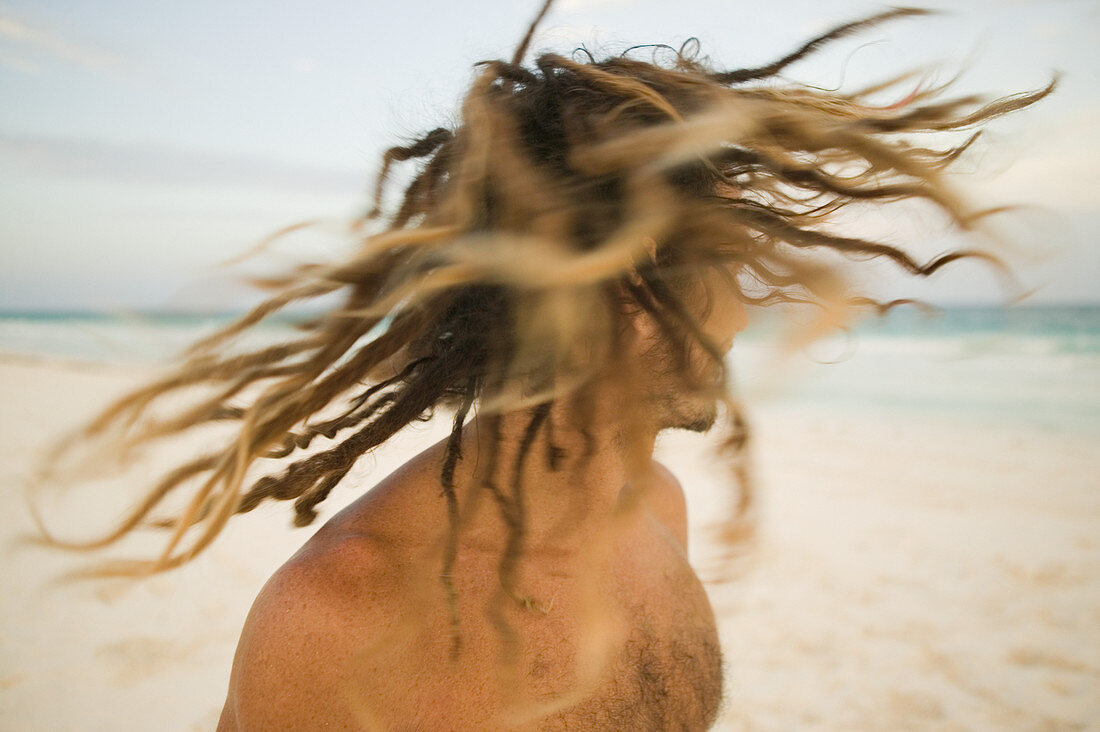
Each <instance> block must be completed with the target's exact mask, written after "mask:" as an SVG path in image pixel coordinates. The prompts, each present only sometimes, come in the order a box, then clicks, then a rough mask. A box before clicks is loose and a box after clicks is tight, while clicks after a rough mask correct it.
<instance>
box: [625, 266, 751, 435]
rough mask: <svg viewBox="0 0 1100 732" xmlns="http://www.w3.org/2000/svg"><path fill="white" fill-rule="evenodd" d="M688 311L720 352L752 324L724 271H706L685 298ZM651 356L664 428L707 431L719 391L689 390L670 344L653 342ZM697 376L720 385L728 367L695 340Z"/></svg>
mask: <svg viewBox="0 0 1100 732" xmlns="http://www.w3.org/2000/svg"><path fill="white" fill-rule="evenodd" d="M685 303H686V305H687V306H688V308H689V310H690V311H691V312H692V313H693V314H694V315H695V316H696V317H697V318H699V320H700V324H701V327H702V330H703V333H704V334H706V336H707V337H708V338H709V339H710V341H711V343H713V344H714V345H715V346H716V347H717V348H718V350H719V352H720V353H722V354H726V353H728V352H729V350H730V347H731V346H732V345H733V338H734V336H735V335H736V334H737V333H738V332H739V331H741V330H743V329H744V327H745V325H746V323H747V317H746V314H745V307H744V305H743V304H742V303H741V301H740V300H738V299H737V298H736V297H735V296H734V294H733V291H732V289H731V286H730V281H729V280H728V279H727V278H726V277H725V276H724V275H723V273H721V272H718V271H715V270H712V269H707V270H706V271H705V274H704V275H703V276H702V277H700V279H699V281H698V282H697V283H696V284H695V285H694V287H693V291H691V292H689V293H688V294H687V296H686V298H685ZM644 358H646V360H650V362H651V363H650V364H649V366H650V371H651V373H652V374H653V375H654V378H653V381H652V382H651V392H650V393H651V396H652V399H653V403H654V408H655V409H656V410H657V411H658V415H657V416H658V419H659V423H660V425H661V427H662V428H665V429H685V430H690V431H692V432H706V431H708V430H709V429H710V428H711V427H713V426H714V423H715V421H716V420H717V418H718V403H717V399H716V397H715V394H706V393H702V394H700V393H690V392H688V391H687V390H685V388H684V384H683V380H682V379H681V377H680V376H679V375H678V374H677V373H676V362H675V360H674V359H673V358H672V356H671V354H669V353H668V348H667V347H663V346H662V345H661V344H659V343H651V344H650V347H649V348H647V349H646V355H645V356H644ZM691 368H692V371H693V373H692V376H693V377H694V378H695V379H696V380H697V381H698V382H699V383H701V384H703V385H707V386H710V385H714V386H715V387H716V388H719V387H721V383H720V381H721V379H722V375H723V371H722V368H721V365H720V364H717V363H715V362H714V361H713V359H711V358H710V357H709V356H708V355H707V354H706V353H705V352H704V350H703V348H702V347H700V346H699V345H698V344H696V343H692V344H691Z"/></svg>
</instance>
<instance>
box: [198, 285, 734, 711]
mask: <svg viewBox="0 0 1100 732" xmlns="http://www.w3.org/2000/svg"><path fill="white" fill-rule="evenodd" d="M742 312H743V311H742V310H741V308H740V306H739V305H737V306H734V307H723V308H714V309H712V311H711V313H710V316H709V317H708V318H707V319H706V321H705V327H706V330H707V332H708V334H709V335H710V336H711V337H712V338H713V339H714V341H715V342H716V343H720V344H722V349H723V351H725V350H726V349H728V347H729V344H730V343H731V341H732V338H733V334H734V333H735V332H736V331H737V330H739V329H740V328H741V327H742V326H743V324H744V323H743V318H742ZM635 322H636V323H637V326H636V329H635V330H634V331H633V333H632V339H631V341H632V342H631V345H630V346H628V347H629V348H630V349H631V351H632V353H633V354H634V356H635V357H636V358H639V359H643V360H645V359H655V358H657V356H655V352H658V351H659V349H655V348H654V347H653V345H654V344H653V340H654V339H655V338H656V336H655V334H654V331H655V329H654V327H653V325H652V323H650V322H647V318H646V317H645V316H641V315H639V316H637V318H636V321H635ZM661 367H662V364H661V362H660V361H655V362H652V363H647V364H646V369H645V370H646V371H647V372H649V373H653V374H659V373H660V372H661V370H662V368H661ZM608 376H609V377H611V376H612V375H608ZM652 388H653V397H654V398H653V399H652V400H650V403H651V405H652V408H651V414H652V416H653V420H652V422H651V423H650V424H649V425H648V426H647V429H648V434H647V435H646V442H645V446H644V448H643V449H644V451H645V453H646V454H647V459H651V454H652V449H653V440H654V438H655V437H656V434H657V432H658V431H659V430H661V429H664V428H674V427H681V428H688V429H693V430H704V429H706V428H708V427H709V426H710V425H711V424H712V423H713V422H714V419H715V408H714V403H713V401H711V402H710V403H708V402H707V401H706V400H701V399H694V400H693V399H691V398H688V397H686V396H683V397H681V398H679V399H674V400H670V399H668V398H667V397H669V396H676V395H677V394H678V385H677V383H676V382H675V381H672V380H668V381H666V382H665V383H662V381H661V380H660V379H659V378H655V379H654V381H653V383H652ZM597 398H598V397H597ZM615 411H616V405H615V404H614V403H612V402H610V401H609V400H607V401H605V400H601V403H600V409H599V416H597V417H596V418H595V419H594V420H593V423H594V424H595V425H600V426H599V427H597V428H594V429H593V433H594V434H592V437H593V438H594V440H595V445H596V447H595V452H594V453H593V454H591V455H590V456H588V457H587V458H586V459H584V460H581V459H580V458H579V457H575V458H574V459H573V460H569V459H568V458H567V459H566V460H565V462H564V464H563V465H561V466H560V467H559V469H558V470H554V471H552V470H550V469H549V468H548V467H547V466H546V465H545V464H543V463H542V462H541V461H538V460H532V461H529V462H528V463H527V464H526V466H525V469H524V472H523V475H522V481H523V482H524V484H525V485H526V486H528V488H527V491H526V496H527V521H526V543H525V546H526V548H525V551H524V555H523V560H522V568H521V577H520V581H519V586H520V587H521V588H522V591H523V592H524V593H525V595H527V596H529V597H531V598H533V599H534V600H535V602H536V603H537V607H534V608H530V607H523V606H522V605H518V604H512V603H509V604H508V605H507V606H506V607H505V608H504V611H505V614H506V621H507V622H508V623H510V624H511V625H512V626H513V627H514V628H515V631H516V637H517V639H518V640H517V641H516V644H517V649H516V650H517V651H518V653H517V654H516V657H515V658H514V659H511V658H510V657H509V648H508V647H507V646H506V643H507V642H509V638H508V636H506V635H505V634H502V633H501V630H500V628H499V627H497V626H496V625H495V624H494V622H493V617H494V610H495V608H494V604H495V603H497V602H499V600H500V598H499V597H498V591H499V588H500V579H499V576H498V565H499V562H500V557H501V556H502V554H503V553H504V552H505V550H506V547H507V545H508V541H509V531H508V527H507V526H506V525H505V523H504V522H503V521H502V519H501V515H500V512H499V511H497V508H496V506H495V505H494V504H493V503H492V502H491V501H480V502H479V501H478V500H477V499H478V495H477V493H476V490H477V489H476V488H474V486H476V485H477V483H476V481H475V480H474V477H475V476H474V470H475V467H474V463H475V461H474V460H470V461H467V460H463V461H462V462H461V463H460V467H459V469H458V471H457V472H456V476H455V485H456V486H466V489H465V490H464V491H460V493H459V502H460V504H461V505H463V506H464V507H465V506H469V505H475V504H476V507H474V508H472V509H471V510H469V511H465V510H464V513H465V514H466V515H467V516H468V518H467V519H466V521H465V526H464V528H463V530H462V533H461V535H460V538H459V547H458V561H457V562H456V564H455V565H454V568H453V575H454V583H455V588H456V591H457V598H458V603H457V604H458V608H457V609H458V615H459V617H460V618H461V623H460V629H461V638H462V650H461V652H460V653H459V654H458V656H457V658H456V659H454V661H453V662H452V659H451V655H450V654H451V649H452V645H451V644H452V635H451V625H450V622H449V610H448V607H447V603H446V600H445V597H444V595H443V594H442V593H441V592H439V586H438V581H437V578H436V577H435V576H434V574H433V572H435V573H437V572H438V567H439V565H440V556H439V551H440V550H439V548H440V547H441V546H443V545H444V544H445V539H446V537H447V534H448V531H449V526H448V523H447V520H446V515H445V513H444V512H443V511H442V510H441V506H440V500H439V495H440V483H439V475H440V468H441V465H442V463H443V460H444V449H443V448H444V445H443V443H441V444H439V445H436V446H435V447H432V448H430V449H428V450H427V451H425V452H424V453H422V454H420V455H419V456H417V457H416V458H415V459H413V460H412V461H411V462H409V463H408V464H407V465H405V466H404V467H403V468H401V469H400V470H398V471H397V472H396V473H394V474H393V475H391V476H390V477H388V478H387V479H386V480H384V481H383V482H382V483H381V484H379V485H378V486H377V487H375V488H374V489H372V490H371V491H370V492H369V493H367V494H366V495H364V496H363V497H362V498H360V499H358V500H357V501H355V502H354V503H353V504H351V505H350V506H348V507H347V508H346V509H344V510H343V511H342V512H341V513H340V514H338V515H337V516H336V517H335V518H333V519H332V520H330V521H329V522H328V523H327V524H325V526H324V527H323V528H322V529H321V530H320V531H318V532H317V534H316V535H315V536H314V537H313V538H312V539H311V540H310V541H309V542H308V543H307V544H306V545H305V546H304V547H303V548H302V550H301V551H299V552H298V554H296V555H295V556H294V558H292V559H291V560H290V561H289V562H288V563H287V564H286V565H285V566H284V567H283V568H282V569H280V570H279V572H278V573H276V575H275V576H274V577H273V578H272V579H271V580H270V581H269V582H268V584H267V586H266V587H265V588H264V589H263V591H262V592H261V593H260V596H259V598H258V599H257V601H256V604H255V605H254V606H253V609H252V612H251V614H250V615H249V618H248V621H247V623H246V625H245V628H244V632H243V633H242V635H241V641H240V646H239V647H238V650H237V656H236V660H235V662H234V665H233V673H232V678H231V681H230V688H229V698H228V701H227V702H226V706H225V710H224V712H223V714H222V720H221V724H220V725H219V729H220V730H238V729H239V730H269V729H280V730H283V729H285V730H291V729H294V730H312V729H358V728H361V727H365V728H367V729H395V730H396V729H420V730H450V729H469V730H498V729H499V730H503V729H509V730H512V729H539V730H558V729H561V730H565V729H607V730H675V729H690V730H701V729H707V728H709V726H710V724H711V723H712V722H713V720H714V718H715V715H716V714H717V711H718V705H719V701H720V699H721V696H722V677H721V658H720V652H719V646H718V639H717V635H716V631H715V625H714V617H713V614H712V612H711V608H710V605H709V603H708V601H707V596H706V594H705V592H704V591H703V587H702V585H701V584H700V582H699V580H698V579H697V577H696V575H695V573H694V572H693V571H692V568H691V566H690V565H689V564H688V561H687V557H686V553H687V524H686V513H685V503H684V494H683V491H682V489H681V487H680V485H679V483H678V482H677V481H676V479H675V478H674V477H673V476H672V474H671V473H669V472H668V471H667V470H665V469H664V468H662V467H661V466H660V465H659V464H657V463H653V468H654V470H655V475H656V480H654V481H653V482H652V484H651V485H650V486H649V487H648V488H647V489H646V491H645V493H644V495H643V496H642V500H641V501H640V502H639V505H638V506H637V508H636V509H635V510H629V511H627V510H624V508H623V506H624V504H626V503H629V502H630V501H631V499H632V497H631V496H630V495H628V494H629V492H630V491H631V481H630V479H629V476H628V471H627V469H626V463H627V460H628V458H627V456H626V455H625V454H624V451H623V447H622V440H621V436H620V435H616V434H615V431H616V429H617V423H618V419H617V417H616V415H615ZM553 418H554V419H555V424H556V429H555V432H554V440H555V441H556V443H557V444H558V445H559V446H561V447H562V448H563V450H564V451H565V453H566V455H572V456H580V455H581V454H582V453H583V444H584V439H583V438H582V435H581V434H580V432H579V431H577V430H576V428H574V427H572V426H571V425H572V424H573V423H574V422H575V419H571V417H570V415H569V414H568V412H567V410H566V409H565V408H562V409H561V410H560V413H557V414H554V415H553ZM481 421H482V419H481V418H479V419H478V420H475V421H474V422H473V429H469V430H467V431H466V433H465V434H466V438H465V440H466V442H468V443H469V444H468V445H466V446H464V448H463V455H478V454H484V451H485V448H484V447H481V448H480V450H479V447H478V445H477V444H476V443H477V435H478V434H479V433H480V434H484V433H485V432H486V429H485V426H484V425H482V424H479V422H481ZM529 422H530V415H529V414H527V413H523V412H519V413H513V414H506V415H504V416H503V418H502V423H501V425H500V431H501V435H502V440H501V444H500V446H499V458H500V460H499V461H498V464H499V465H500V466H501V467H500V468H499V470H498V471H497V472H496V474H495V475H494V476H492V478H494V479H495V482H496V483H497V484H499V485H510V484H512V482H513V480H514V478H515V476H514V474H513V470H512V468H511V467H505V466H512V465H514V464H515V460H514V458H515V456H516V454H517V453H518V452H519V450H520V444H521V442H522V440H523V433H524V425H526V424H527V423H529ZM546 440H547V437H546V435H545V433H542V434H540V436H539V437H538V438H536V440H535V442H534V443H533V445H532V447H531V452H532V454H535V455H542V454H545V451H546V449H547V447H548V446H547V445H546V444H545V443H546ZM513 663H514V668H511V667H510V664H513Z"/></svg>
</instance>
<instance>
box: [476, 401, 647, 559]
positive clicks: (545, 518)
mask: <svg viewBox="0 0 1100 732" xmlns="http://www.w3.org/2000/svg"><path fill="white" fill-rule="evenodd" d="M611 407H612V400H609V399H595V400H593V401H592V402H590V403H589V404H588V405H586V409H585V410H583V411H584V412H585V414H584V416H582V415H581V414H580V411H581V410H578V409H576V408H575V407H574V406H572V405H571V404H569V403H567V402H565V401H559V402H555V403H554V404H553V406H552V407H551V408H550V410H549V413H548V414H547V415H546V416H545V417H544V418H543V420H542V423H541V427H540V428H539V429H538V430H537V432H536V433H535V434H534V436H533V438H532V437H530V436H529V435H528V432H529V429H530V426H531V425H532V420H536V419H538V417H537V416H536V414H537V410H536V409H525V410H520V411H515V412H510V413H506V414H502V415H499V416H495V417H494V416H489V415H479V416H478V417H476V418H475V419H474V420H472V421H471V422H470V423H469V424H467V425H466V428H465V429H464V430H463V433H464V434H463V440H462V456H463V457H462V460H461V461H460V463H459V466H458V468H457V470H456V473H455V486H456V490H457V492H458V495H459V503H460V505H461V506H462V507H463V510H462V513H463V514H464V521H463V523H464V527H463V532H462V533H463V536H464V537H466V538H469V539H472V540H477V538H478V537H480V536H482V535H483V534H489V535H496V534H498V533H499V531H498V529H499V521H500V520H501V518H500V516H501V515H502V511H505V510H508V509H507V508H502V506H501V505H500V504H501V502H504V503H506V504H510V505H511V506H513V507H515V506H516V505H517V504H516V502H517V501H518V502H519V505H520V510H522V512H523V516H524V522H525V531H524V533H525V536H526V544H527V545H528V547H539V546H542V545H547V544H557V543H559V542H560V541H564V540H568V539H571V538H573V537H575V535H576V534H578V533H586V532H588V531H592V530H595V531H601V530H604V529H605V528H606V527H607V525H608V523H610V522H611V521H613V520H614V519H615V517H616V516H617V515H619V514H620V513H622V511H621V509H622V508H623V502H624V498H625V497H629V496H630V495H631V488H632V487H636V485H637V484H638V482H639V481H640V480H641V481H644V479H645V477H646V473H648V471H649V469H650V465H651V462H652V456H653V446H654V442H655V440H656V435H657V429H656V428H653V427H650V426H649V425H645V424H644V423H643V424H637V423H636V424H635V425H634V426H633V430H634V432H633V433H632V434H631V435H630V436H629V437H628V436H627V435H626V434H625V431H626V430H627V429H630V428H631V427H629V422H627V421H625V420H624V410H623V409H618V410H613V409H612V408H611ZM639 422H640V420H639ZM494 443H495V444H494ZM487 483H488V485H486V484H487ZM494 525H495V526H494Z"/></svg>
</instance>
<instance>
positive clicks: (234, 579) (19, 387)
mask: <svg viewBox="0 0 1100 732" xmlns="http://www.w3.org/2000/svg"><path fill="white" fill-rule="evenodd" d="M144 373H145V371H144V370H143V369H142V368H141V367H137V366H134V367H116V366H97V365H80V364H76V363H71V362H70V363H66V362H61V361H50V360H41V359H30V358H7V359H5V360H4V361H3V362H0V403H2V404H3V412H2V419H0V471H2V472H0V496H2V498H3V502H4V505H5V506H6V507H7V510H5V511H4V512H3V513H2V514H0V539H2V540H3V542H4V543H3V546H4V549H3V551H4V556H3V560H2V562H0V568H2V569H0V571H2V573H3V574H2V582H3V592H2V593H0V624H2V625H0V627H2V628H3V631H2V635H0V643H2V648H0V664H2V667H0V727H2V728H3V729H10V730H23V731H26V732H34V731H46V730H50V731H54V730H85V731H89V732H90V731H93V730H112V731H117V730H164V731H165V732H172V731H175V730H212V729H213V728H214V726H215V725H216V721H217V718H218V715H219V711H220V705H221V703H222V700H223V698H224V693H225V689H226V683H227V679H228V673H229V667H230V662H231V659H232V654H233V649H234V647H235V644H236V640H237V634H238V632H239V630H240V627H241V624H242V622H243V620H244V617H245V613H246V612H247V610H248V607H249V605H250V603H251V601H252V598H253V597H254V596H255V594H256V592H257V591H258V590H259V588H260V586H261V585H262V583H263V582H264V580H265V579H266V577H267V576H268V575H269V574H270V573H271V572H272V571H273V570H274V569H275V568H276V567H277V566H278V565H279V564H281V563H282V562H283V561H284V560H285V559H286V558H287V557H288V556H289V555H290V554H291V553H292V552H293V551H294V550H295V549H296V548H297V547H298V546H299V545H301V543H302V542H304V541H305V539H306V538H307V536H308V533H309V531H310V530H309V529H306V530H293V529H291V528H289V511H288V510H287V507H286V506H285V505H270V506H264V507H261V508H260V509H258V510H257V511H256V512H255V513H253V514H250V515H248V516H246V517H241V518H240V519H238V520H236V521H234V522H232V523H231V526H230V528H229V529H228V530H227V531H226V533H225V535H223V537H222V538H220V539H219V540H218V541H217V542H216V543H215V545H214V546H213V548H212V549H210V550H209V551H208V552H206V553H205V554H203V555H202V556H201V557H200V558H199V559H198V560H196V561H195V562H193V563H192V564H191V565H189V566H186V567H185V568H183V569H181V570H179V571H176V572H173V573H170V574H167V575H161V576H157V577H154V578H152V579H149V580H145V581H142V582H139V583H137V584H133V583H123V584H119V583H115V582H102V581H101V582H95V583H80V584H70V585H57V584H56V583H53V584H51V583H52V582H53V580H55V579H56V578H57V576H58V575H59V574H60V573H62V572H64V571H66V570H71V569H73V568H74V567H76V566H79V560H80V559H82V558H81V557H76V556H73V555H70V554H65V553H60V552H56V551H47V550H43V549H40V548H33V547H30V548H28V547H18V546H15V545H13V544H12V540H13V539H14V538H15V537H17V536H19V535H22V534H25V533H27V532H29V531H30V530H31V523H30V520H29V517H28V513H27V511H26V510H25V508H24V503H23V500H22V490H23V489H22V483H23V477H24V476H25V475H26V473H27V471H28V470H29V469H30V467H31V465H32V459H33V458H34V457H35V455H36V452H37V451H38V450H39V449H40V448H41V447H42V446H43V445H44V444H45V443H46V442H47V441H48V439H50V438H51V437H55V436H56V435H57V434H59V433H60V431H61V430H63V429H64V428H65V427H67V426H71V425H72V424H73V423H74V422H75V421H77V420H79V418H80V417H85V416H88V415H90V414H91V413H92V412H93V411H94V410H95V409H96V408H97V407H99V406H102V405H103V404H104V403H105V402H106V401H107V399H108V398H109V397H110V396H111V395H112V394H117V393H120V392H121V391H123V390H125V389H126V388H128V387H131V386H133V385H134V384H135V383H136V382H137V380H138V379H139V378H140V377H141V376H142V375H143V374H144ZM751 413H752V416H753V423H754V425H755V448H754V464H755V472H756V475H757V479H758V483H759V486H760V493H761V500H760V509H761V520H760V533H761V538H760V542H759V547H758V550H757V552H756V554H755V557H754V559H753V561H752V566H751V567H750V568H749V570H748V573H747V574H746V575H745V576H743V577H742V578H741V579H738V580H736V581H733V582H727V583H720V584H711V585H710V587H709V589H710V592H711V596H712V599H713V601H714V604H715V608H716V611H717V612H718V613H719V616H720V629H721V634H722V640H723V646H724V652H725V659H726V665H727V699H726V703H725V710H724V713H723V716H722V718H721V722H720V723H719V725H718V727H717V728H718V729H723V730H725V729H730V730H742V729H743V730H794V729H798V730H806V729H812V730H818V729H820V730H898V729H906V730H909V729H934V730H956V729H958V730H1000V729H1019V730H1046V729H1067V730H1069V729H1100V451H1098V450H1097V436H1096V434H1092V433H1087V432H1078V431H1072V430H1071V431H1058V430H1052V429H1043V428H1040V427H1029V426H1026V425H1023V424H1019V423H1009V422H1004V423H1001V422H1000V421H999V420H995V419H993V418H989V419H984V420H983V419H952V418H949V417H947V416H943V415H940V416H936V415H923V416H916V415H914V414H912V413H907V412H905V411H902V410H895V411H893V412H885V411H883V412H859V411H858V410H856V411H851V410H849V411H844V412H840V411H838V410H831V409H828V408H827V407H825V406H823V405H816V406H815V405H812V404H810V405H807V404H805V403H800V402H797V401H796V402H794V403H791V402H786V403H784V402H772V403H770V404H769V403H764V404H762V405H757V406H754V407H753V408H752V412H751ZM438 434H439V426H433V425H427V426H425V427H424V428H422V429H419V430H418V431H416V432H412V433H409V434H407V435H404V436H403V437H402V438H401V439H400V440H399V441H398V444H395V445H394V446H392V447H390V448H386V449H385V450H383V451H380V452H379V453H378V454H376V455H373V456H371V457H368V458H365V459H363V460H362V461H361V462H360V463H359V465H358V466H357V468H356V470H355V471H354V472H353V474H352V475H351V476H349V478H348V480H347V481H346V482H345V484H344V485H343V486H342V487H341V488H339V489H338V490H337V492H336V494H335V495H334V500H333V501H331V503H332V504H333V505H326V506H325V508H324V512H323V515H324V516H328V515H331V514H332V512H334V511H335V510H336V508H337V507H338V505H339V504H342V503H345V502H347V501H348V500H350V499H352V498H354V497H355V496H356V495H357V491H358V489H360V488H362V489H365V488H367V487H369V486H370V485H372V484H373V483H374V482H375V481H376V480H377V479H378V478H380V477H381V476H382V475H383V474H385V472H386V471H388V470H390V469H392V468H393V467H395V466H396V465H397V464H399V462H400V461H401V460H402V459H403V458H404V457H406V456H408V455H409V454H411V453H413V452H414V451H416V450H419V449H421V448H422V447H423V446H425V445H426V444H428V443H429V442H431V441H433V440H434V439H436V437H437V436H438ZM711 454H712V453H711V446H710V444H709V443H708V441H707V439H706V438H700V437H697V436H692V435H688V434H679V433H677V434H670V435H668V436H667V437H665V438H663V440H662V442H661V445H660V457H661V458H662V459H663V460H664V461H665V462H666V463H667V464H668V465H669V467H670V468H671V469H672V471H673V472H674V473H675V474H676V475H677V476H678V477H679V478H680V480H681V482H682V483H683V485H684V487H685V489H686V491H687V493H688V501H689V510H690V516H691V526H692V538H691V541H692V559H693V561H694V562H696V563H697V564H698V565H699V567H700V570H701V572H702V573H703V574H704V576H710V575H712V574H713V572H711V567H710V566H709V563H708V562H707V561H706V560H707V555H708V553H711V552H712V551H713V545H712V544H711V543H710V538H709V537H710V535H711V532H710V531H709V530H708V529H709V527H710V526H711V525H712V524H713V522H714V520H715V519H716V518H720V517H721V516H722V506H723V503H724V500H725V497H726V496H727V495H728V493H729V489H728V488H727V485H726V480H725V472H724V470H723V469H721V468H720V466H719V465H718V464H717V463H716V462H715V461H714V459H713V458H712V456H711ZM100 513H101V511H99V510H98V509H97V502H96V501H95V500H94V499H92V500H88V499H81V502H80V503H79V513H78V514H77V516H76V518H75V519H71V520H73V521H74V523H75V524H94V523H95V522H97V521H102V520H106V518H107V517H106V516H103V515H99V514H100ZM100 525H102V524H100Z"/></svg>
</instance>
